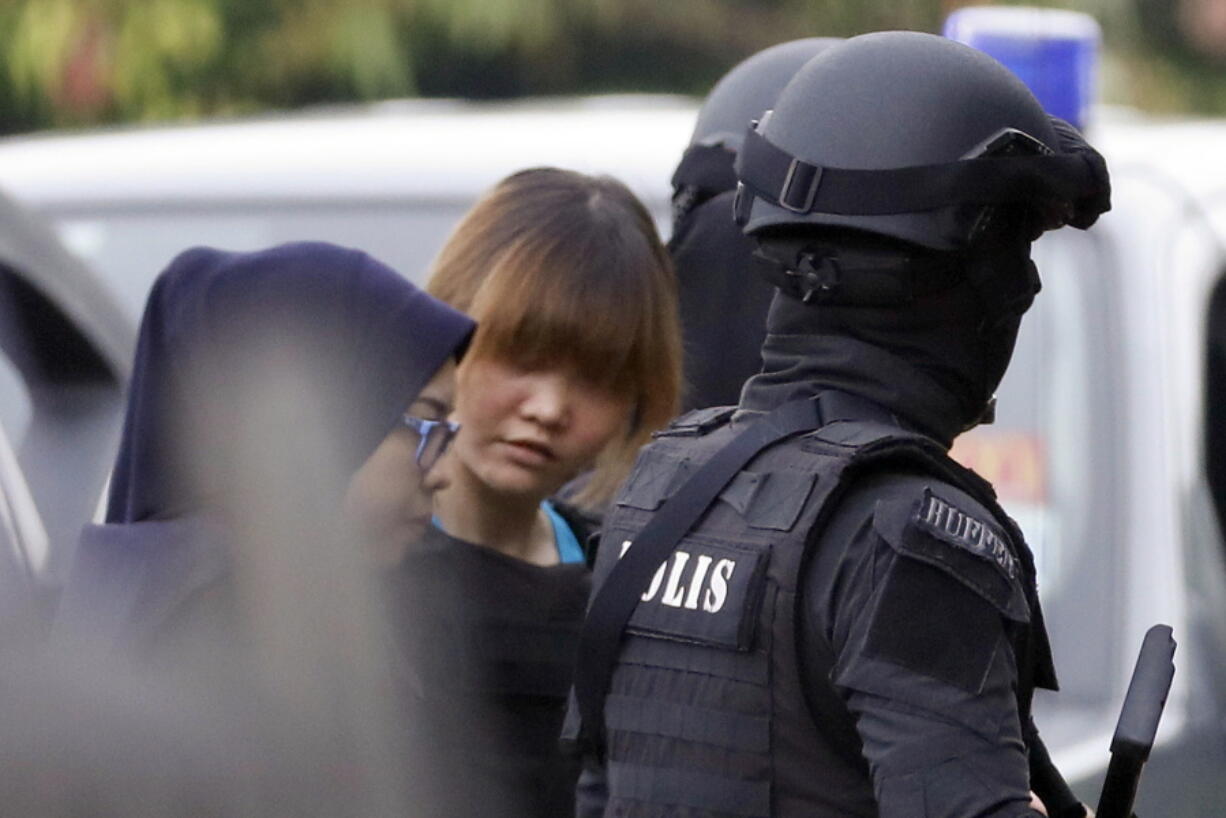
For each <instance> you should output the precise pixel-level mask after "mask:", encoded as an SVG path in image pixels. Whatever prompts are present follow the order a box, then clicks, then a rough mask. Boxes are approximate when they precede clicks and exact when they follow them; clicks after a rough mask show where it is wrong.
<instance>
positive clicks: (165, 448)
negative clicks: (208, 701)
mask: <svg viewBox="0 0 1226 818" xmlns="http://www.w3.org/2000/svg"><path fill="white" fill-rule="evenodd" d="M473 326H474V325H473V322H472V321H471V320H470V319H468V318H467V317H466V316H464V315H462V314H461V313H459V312H456V311H455V310H453V309H452V308H451V307H448V306H446V305H445V304H443V303H442V302H439V301H437V300H436V299H434V298H432V297H430V296H429V295H427V294H425V293H423V292H422V291H420V290H418V289H417V288H416V287H415V286H413V285H412V284H411V283H410V282H408V281H407V280H405V279H404V278H402V277H401V276H400V275H398V274H397V273H396V272H394V271H393V270H391V269H389V268H388V267H386V266H384V265H383V264H381V263H379V262H378V261H376V260H374V259H373V258H371V257H370V256H367V255H366V254H364V253H361V252H358V251H356V250H348V249H344V248H341V247H335V246H332V245H328V244H320V243H299V244H287V245H283V246H280V247H275V248H272V249H269V250H264V251H260V252H253V253H228V252H222V251H218V250H212V249H206V248H196V249H192V250H188V251H187V252H185V253H183V254H182V255H180V256H179V257H178V258H176V259H175V260H174V261H173V262H171V264H170V265H169V267H167V269H166V270H165V271H164V272H163V273H162V274H161V276H159V278H158V279H157V281H156V282H155V284H154V287H153V290H152V292H151V293H150V296H149V300H148V303H147V305H146V308H145V315H144V318H143V320H142V323H141V331H140V337H139V341H138V345H137V350H136V362H135V367H134V375H133V379H132V383H131V391H130V394H129V398H128V407H127V416H126V419H125V423H124V430H123V438H122V441H121V444H120V449H119V455H118V458H117V460H116V464H115V470H114V474H113V477H112V482H111V489H110V496H109V502H108V506H107V514H106V520H107V524H106V525H94V526H87V527H86V529H85V531H84V532H83V534H82V536H81V539H80V541H79V544H78V547H77V552H76V555H75V557H74V564H73V567H72V571H71V573H70V575H69V578H68V582H67V584H66V586H65V588H64V590H63V593H62V594H61V598H60V604H59V610H58V612H57V615H56V622H55V626H54V633H57V634H60V635H61V636H62V637H65V638H68V639H77V638H80V637H84V638H85V639H87V640H88V644H89V646H90V648H91V649H94V650H97V651H99V652H100V653H103V654H106V653H110V652H111V651H113V650H121V651H124V652H128V650H129V649H131V650H135V651H137V652H139V651H140V650H141V646H147V645H149V644H152V643H153V642H154V641H155V640H156V639H157V638H158V633H159V629H160V628H162V627H163V626H164V625H165V623H166V622H167V621H168V620H169V619H170V618H171V617H172V616H174V615H175V611H176V609H178V608H179V607H180V606H181V605H183V604H184V603H185V602H186V601H187V600H188V598H189V597H192V595H193V594H197V593H198V592H200V591H202V590H203V589H204V588H206V587H208V586H210V585H212V584H213V583H216V582H217V581H218V580H220V579H222V578H223V577H225V576H226V575H227V574H228V571H229V555H230V553H231V551H230V547H229V546H230V543H229V540H230V535H229V534H228V533H227V527H226V524H225V523H224V522H223V520H225V519H226V511H227V510H233V508H234V507H235V502H236V500H238V499H239V498H241V497H242V496H243V492H244V491H249V490H250V489H251V488H253V487H258V488H259V489H260V491H261V492H264V493H265V494H264V495H262V496H269V495H267V492H269V491H272V492H273V494H272V495H271V496H275V497H277V498H278V502H281V503H282V505H284V506H285V508H283V509H281V511H282V512H284V511H285V509H286V508H288V509H293V510H294V511H295V514H294V516H295V517H299V518H302V519H297V520H294V521H293V522H294V524H296V525H303V524H304V521H305V524H306V525H307V526H308V528H307V530H310V528H309V526H310V525H312V524H313V523H312V521H314V522H320V521H325V520H327V519H328V518H329V516H334V513H335V511H336V510H337V508H339V506H340V503H341V497H342V494H341V493H342V491H343V481H347V480H348V477H349V476H350V475H351V474H352V473H353V472H354V471H355V470H356V469H357V468H358V467H359V466H360V465H361V463H362V462H363V461H364V460H365V459H366V458H367V457H368V456H369V454H370V453H371V452H372V451H373V450H374V448H375V447H376V446H377V445H378V444H379V442H380V441H381V440H382V439H383V437H385V436H386V435H387V434H388V432H389V431H390V430H391V429H392V428H393V427H394V426H395V425H396V423H397V421H398V419H399V417H400V415H401V413H403V412H404V410H405V409H406V408H407V407H408V405H409V404H410V402H411V401H412V400H413V398H414V397H415V396H416V395H417V393H418V392H419V391H420V390H421V388H422V387H423V386H424V385H425V383H426V382H427V381H428V380H429V379H430V377H432V376H433V374H434V373H435V372H436V371H437V370H438V368H439V367H440V366H441V365H442V364H443V363H444V362H445V361H446V360H447V358H448V357H450V356H453V355H456V354H457V353H458V352H460V351H462V349H463V347H464V345H465V344H466V343H467V341H468V338H469V337H470V336H471V333H472V330H473ZM287 378H288V380H286V379H287ZM278 379H280V380H278ZM283 383H285V384H288V387H289V388H288V389H282V388H280V387H281V386H282V384H283ZM270 384H271V387H270ZM253 418H254V420H253ZM267 438H276V440H275V441H274V444H273V445H272V446H270V447H268V451H271V452H273V453H274V455H275V456H274V457H273V458H269V460H271V461H272V462H271V463H267V462H265V460H263V459H261V458H260V455H261V454H262V453H263V452H264V449H263V448H261V442H262V441H263V440H264V439H267ZM300 440H305V441H308V442H310V443H313V444H316V445H304V446H302V447H301V448H302V449H304V450H306V451H305V452H304V453H303V454H302V456H301V457H297V456H294V455H296V454H297V452H298V449H299V447H298V442H299V441H300ZM320 444H322V445H320ZM287 452H288V453H290V455H291V456H290V457H284V455H286V453H287ZM253 453H254V457H253V456H252V455H253ZM321 472H324V473H327V474H329V475H331V476H330V477H328V478H325V479H323V480H320V479H318V478H317V475H318V474H319V473H321ZM261 508H262V507H261V506H259V505H258V502H257V505H256V507H255V508H254V513H256V514H259V513H260V510H261ZM251 512H252V509H248V513H251ZM286 536H293V535H292V534H291V533H289V532H286Z"/></svg>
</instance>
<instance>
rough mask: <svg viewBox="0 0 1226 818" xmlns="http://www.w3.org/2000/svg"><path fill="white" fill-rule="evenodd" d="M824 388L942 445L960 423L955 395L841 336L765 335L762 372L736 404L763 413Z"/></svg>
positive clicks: (908, 367) (897, 360)
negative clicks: (876, 407)
mask: <svg viewBox="0 0 1226 818" xmlns="http://www.w3.org/2000/svg"><path fill="white" fill-rule="evenodd" d="M824 389H839V390H841V391H844V392H848V393H850V394H853V395H856V396H858V397H861V398H864V399H866V400H869V401H872V402H873V403H876V404H878V405H879V406H882V407H884V408H885V409H887V410H889V411H890V412H891V413H892V414H893V415H894V416H895V417H897V418H898V419H899V420H900V421H902V422H903V424H904V425H907V426H910V427H912V428H914V429H915V430H916V431H920V432H922V433H924V434H927V435H929V436H930V437H932V438H934V439H935V440H937V441H939V442H940V443H942V444H943V445H946V446H948V445H950V443H951V442H952V441H953V439H954V437H956V436H957V434H958V432H960V431H961V430H962V427H963V425H964V424H963V421H962V420H961V415H962V409H961V407H960V405H959V402H958V399H957V397H956V396H954V395H953V394H951V393H950V392H948V391H947V390H946V389H944V388H943V387H942V386H941V385H940V384H939V383H937V382H936V380H934V379H933V378H931V377H929V376H928V375H926V374H925V373H924V372H923V371H921V370H920V369H919V368H918V367H915V366H912V365H911V364H910V363H908V362H907V361H906V360H905V359H903V358H901V357H900V356H898V355H895V354H893V353H892V352H890V351H888V350H885V349H882V348H881V347H878V346H875V345H873V344H869V343H867V342H864V341H860V340H857V339H854V338H850V337H847V336H843V335H822V334H774V333H772V334H769V335H767V337H766V343H765V344H764V345H763V347H762V372H760V373H759V374H757V375H755V376H753V377H752V378H750V379H749V380H748V381H747V382H746V384H745V387H744V389H743V390H742V392H741V402H740V405H741V408H742V409H744V410H747V411H754V412H765V411H770V410H771V409H773V408H775V407H776V406H779V405H781V404H783V403H785V402H787V401H789V400H793V399H795V398H801V397H806V396H810V395H816V394H817V393H819V392H821V391H822V390H824Z"/></svg>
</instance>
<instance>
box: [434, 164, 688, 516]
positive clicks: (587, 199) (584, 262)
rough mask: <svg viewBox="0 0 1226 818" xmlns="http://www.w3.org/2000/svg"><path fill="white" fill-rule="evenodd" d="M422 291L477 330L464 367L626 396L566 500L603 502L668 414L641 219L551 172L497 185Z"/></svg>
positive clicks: (657, 303)
mask: <svg viewBox="0 0 1226 818" xmlns="http://www.w3.org/2000/svg"><path fill="white" fill-rule="evenodd" d="M426 289H427V290H428V291H429V292H430V294H431V295H434V296H435V297H437V298H439V299H441V300H443V301H446V302H447V303H449V304H451V305H452V306H454V307H456V308H457V309H460V310H463V311H464V312H467V313H468V314H469V315H471V316H472V317H473V318H475V319H477V332H476V334H475V336H474V337H473V341H472V346H471V347H470V348H469V350H468V352H467V353H466V355H465V358H464V360H465V361H472V360H482V359H497V360H503V361H507V362H510V363H513V364H517V365H519V366H525V367H530V368H536V367H550V366H555V365H561V366H572V367H575V368H576V370H577V371H579V372H583V373H592V380H593V382H594V383H595V384H596V385H597V386H599V387H602V388H609V389H613V390H615V391H617V392H618V393H620V394H629V395H633V397H634V410H633V413H632V417H631V418H630V419H629V421H628V426H627V430H626V434H625V435H624V436H622V437H621V438H619V439H617V440H615V441H614V442H612V443H610V444H609V445H608V446H607V447H606V448H605V451H604V452H602V453H601V455H600V457H599V458H598V461H597V464H596V469H595V472H594V473H593V475H592V478H591V480H590V481H589V482H588V483H587V486H586V487H585V489H584V490H583V492H582V493H581V495H580V496H579V498H578V499H579V501H580V502H581V503H583V504H585V505H588V506H599V505H601V504H603V503H605V502H607V501H608V500H609V498H610V497H611V496H612V494H613V492H614V491H615V490H616V488H617V486H618V484H619V483H620V482H621V481H622V480H623V479H624V478H625V476H626V474H627V472H628V471H629V468H630V465H631V464H632V463H633V461H634V456H635V454H636V453H637V451H638V449H639V447H640V446H642V445H643V444H644V443H646V442H647V439H648V437H649V436H650V435H651V432H652V431H654V430H656V429H658V428H660V427H661V426H663V425H664V424H665V423H667V422H668V421H669V420H670V419H671V418H672V417H673V416H674V415H675V414H676V413H677V410H678V403H679V397H680V391H681V330H680V325H679V321H678V317H677V316H678V313H677V294H676V279H675V277H674V274H673V268H672V261H671V260H670V258H669V256H668V253H667V251H666V250H665V249H664V246H663V244H661V242H660V237H659V235H658V234H657V232H656V228H655V224H654V222H652V219H651V216H650V214H648V212H647V209H646V208H645V207H643V205H642V203H641V202H639V200H638V199H637V198H635V196H634V194H633V193H631V192H630V190H629V189H628V188H627V187H626V186H625V185H623V184H622V183H621V182H618V181H617V180H615V179H612V178H610V177H607V176H586V175H584V174H581V173H576V172H574V171H568V170H559V169H557V168H532V169H530V170H524V171H520V172H519V173H515V174H513V175H511V176H509V177H507V178H506V179H504V180H502V181H501V182H499V183H498V184H497V185H495V186H494V188H493V189H492V190H491V191H489V192H488V193H487V194H486V195H485V196H483V197H482V198H481V200H480V201H478V202H477V204H476V205H475V206H474V207H473V208H472V210H470V211H469V212H468V214H467V215H466V216H465V217H464V218H463V220H461V222H460V224H459V225H458V226H457V227H456V229H455V231H454V232H453V233H452V234H451V237H450V238H449V239H448V240H447V243H446V245H444V247H443V249H442V252H441V253H440V254H439V256H438V258H437V259H436V260H435V262H434V267H433V270H432V272H431V275H430V281H429V283H428V284H427V287H426ZM462 370H463V364H461V371H462Z"/></svg>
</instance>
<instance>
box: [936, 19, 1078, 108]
mask: <svg viewBox="0 0 1226 818" xmlns="http://www.w3.org/2000/svg"><path fill="white" fill-rule="evenodd" d="M943 33H944V34H945V36H946V37H949V38H950V39H951V40H957V41H958V42H961V43H966V44H967V45H969V46H972V47H974V48H977V49H979V50H980V51H982V52H984V53H985V54H989V55H991V56H992V57H995V58H996V59H997V60H999V61H1000V62H1001V63H1003V64H1004V65H1005V66H1006V67H1007V68H1009V69H1010V70H1011V71H1013V73H1015V74H1017V76H1018V77H1020V78H1021V80H1022V82H1024V83H1026V86H1027V87H1028V88H1030V90H1031V92H1033V93H1034V95H1035V96H1036V97H1037V98H1038V100H1039V102H1040V103H1042V105H1043V108H1044V109H1045V110H1046V111H1047V112H1048V113H1049V114H1052V115H1054V116H1058V117H1060V118H1061V119H1065V120H1068V121H1069V122H1071V123H1073V124H1074V125H1076V126H1077V127H1078V128H1084V127H1085V125H1086V119H1087V116H1088V114H1089V109H1090V105H1091V103H1092V102H1093V101H1094V96H1095V93H1094V87H1095V74H1096V72H1097V67H1098V49H1099V44H1100V43H1101V42H1102V29H1100V28H1099V26H1098V22H1097V21H1095V19H1094V18H1093V17H1091V16H1090V15H1088V14H1082V13H1080V12H1076V11H1064V10H1061V9H1043V8H1033V7H1028V6H1008V7H1002V6H992V7H988V6H971V7H969V8H963V9H959V10H958V11H955V12H954V13H953V14H951V15H949V17H948V18H946V20H945V30H944V32H943Z"/></svg>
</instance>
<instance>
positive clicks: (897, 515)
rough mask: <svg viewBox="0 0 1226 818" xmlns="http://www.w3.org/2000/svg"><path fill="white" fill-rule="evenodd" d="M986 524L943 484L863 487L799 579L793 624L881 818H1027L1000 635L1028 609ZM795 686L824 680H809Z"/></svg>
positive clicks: (1007, 651)
mask: <svg viewBox="0 0 1226 818" xmlns="http://www.w3.org/2000/svg"><path fill="white" fill-rule="evenodd" d="M959 514H961V515H965V516H963V517H959V516H957V515H959ZM985 518H986V520H990V519H991V518H990V517H988V515H987V512H986V511H985V510H983V509H982V507H980V506H978V504H975V503H974V502H973V501H972V500H970V498H968V497H966V495H963V494H961V493H960V492H957V491H955V490H952V489H950V488H949V487H947V486H942V485H940V484H937V485H935V486H932V485H929V484H928V483H926V482H925V481H924V480H923V479H922V478H904V477H897V476H895V477H890V478H879V479H874V480H872V481H868V482H866V483H865V484H864V485H862V486H861V487H859V488H857V489H856V490H855V491H853V492H852V493H851V494H850V495H849V496H848V498H847V499H846V500H845V501H844V502H843V503H842V505H841V506H840V509H839V511H838V512H837V513H836V514H835V515H834V518H833V519H832V520H831V522H830V524H829V525H827V526H826V527H825V529H824V530H823V532H822V533H821V535H820V538H819V540H818V543H817V551H816V553H815V556H814V558H813V559H812V560H811V562H810V563H809V566H808V568H807V572H806V575H805V577H804V582H805V585H804V594H805V619H804V621H803V624H802V627H804V628H808V629H813V630H815V631H820V634H821V635H823V636H824V637H825V638H826V639H828V641H829V644H830V647H831V648H832V649H833V653H834V656H835V667H834V673H833V675H832V678H833V681H834V684H835V688H836V690H837V692H838V693H839V694H840V696H841V697H842V699H843V700H844V701H845V702H846V704H847V706H848V708H849V709H850V711H851V713H852V715H853V717H854V718H855V721H856V728H857V731H858V732H859V735H860V737H861V740H862V742H863V753H864V756H865V759H866V760H867V761H868V765H869V769H870V771H871V774H872V778H873V789H874V793H875V795H876V798H877V801H878V807H879V815H880V817H881V818H903V817H904V816H905V818H924V817H925V816H932V818H936V817H937V816H939V817H940V818H989V817H991V818H1006V817H1008V818H1015V817H1016V816H1033V815H1037V814H1038V813H1035V812H1033V811H1032V810H1031V809H1030V808H1029V800H1030V795H1029V789H1030V787H1029V779H1028V769H1027V758H1026V750H1025V745H1024V744H1023V740H1022V730H1021V724H1020V722H1019V717H1018V706H1017V699H1016V693H1015V688H1016V685H1017V675H1018V674H1017V668H1016V666H1015V663H1014V656H1013V651H1012V649H1011V646H1010V645H1011V643H1010V640H1009V638H1008V629H1009V628H1010V627H1014V626H1017V625H1018V624H1020V623H1018V622H1017V621H1016V620H1019V619H1020V620H1024V619H1025V618H1026V615H1027V612H1026V609H1025V604H1024V600H1022V599H1021V589H1020V584H1019V583H1018V582H1017V581H1016V579H1015V578H1014V577H1011V576H1010V575H1009V571H1010V569H1011V567H1013V568H1015V566H1011V565H1010V563H1009V561H1008V555H1007V554H1004V553H999V552H997V551H995V546H996V545H997V543H996V542H995V541H994V540H993V539H992V538H993V537H996V536H997V534H998V532H997V531H996V530H994V529H992V528H991V524H990V523H989V522H987V521H986V520H985ZM959 538H962V539H963V540H964V541H961V542H960V541H959ZM1011 622H1012V623H1013V624H1010V623H1011ZM806 683H808V684H822V683H825V682H824V680H823V679H822V678H821V677H820V676H818V674H817V672H816V670H812V671H810V672H809V674H808V678H807V679H806Z"/></svg>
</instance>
